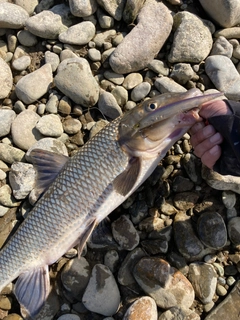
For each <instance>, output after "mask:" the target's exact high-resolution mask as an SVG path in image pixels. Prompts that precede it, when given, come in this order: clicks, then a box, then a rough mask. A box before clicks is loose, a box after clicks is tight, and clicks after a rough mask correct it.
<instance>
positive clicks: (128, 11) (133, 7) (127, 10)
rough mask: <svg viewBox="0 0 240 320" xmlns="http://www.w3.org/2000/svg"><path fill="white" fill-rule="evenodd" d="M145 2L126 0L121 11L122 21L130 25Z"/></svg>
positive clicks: (141, 0) (143, 0) (142, 0)
mask: <svg viewBox="0 0 240 320" xmlns="http://www.w3.org/2000/svg"><path fill="white" fill-rule="evenodd" d="M144 2H145V0H127V1H126V4H125V7H124V10H123V20H124V21H125V22H126V23H127V24H131V23H133V22H134V20H135V19H136V18H137V16H138V14H139V12H140V10H141V9H142V7H143V5H144Z"/></svg>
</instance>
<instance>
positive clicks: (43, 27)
mask: <svg viewBox="0 0 240 320" xmlns="http://www.w3.org/2000/svg"><path fill="white" fill-rule="evenodd" d="M26 27H27V29H28V31H30V32H31V33H32V34H34V35H35V36H37V37H41V38H45V39H57V38H58V36H59V34H60V33H62V32H64V31H66V30H67V26H65V25H64V24H63V23H62V17H61V16H60V15H59V14H55V13H54V12H52V11H47V10H44V11H42V12H40V13H37V14H36V15H34V16H31V17H30V18H29V19H27V21H26Z"/></svg>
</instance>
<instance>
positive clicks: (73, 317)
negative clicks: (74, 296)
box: [57, 313, 81, 320]
mask: <svg viewBox="0 0 240 320" xmlns="http://www.w3.org/2000/svg"><path fill="white" fill-rule="evenodd" d="M57 320H81V319H80V317H79V316H78V315H77V314H73V313H65V314H63V315H62V316H60V317H58V318H57Z"/></svg>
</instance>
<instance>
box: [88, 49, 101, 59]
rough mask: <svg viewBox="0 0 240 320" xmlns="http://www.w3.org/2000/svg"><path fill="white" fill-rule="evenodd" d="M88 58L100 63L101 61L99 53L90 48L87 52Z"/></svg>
mask: <svg viewBox="0 0 240 320" xmlns="http://www.w3.org/2000/svg"><path fill="white" fill-rule="evenodd" d="M88 57H89V59H91V60H92V61H100V60H101V51H99V50H97V49H96V48H90V49H89V50H88Z"/></svg>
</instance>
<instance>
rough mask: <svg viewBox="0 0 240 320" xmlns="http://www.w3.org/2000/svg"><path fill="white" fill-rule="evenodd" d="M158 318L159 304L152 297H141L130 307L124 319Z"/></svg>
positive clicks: (153, 319) (149, 319)
mask: <svg viewBox="0 0 240 320" xmlns="http://www.w3.org/2000/svg"><path fill="white" fill-rule="evenodd" d="M146 319H148V320H157V319H158V313H157V306H156V303H155V301H154V300H153V299H152V298H150V297H141V298H139V299H137V300H136V301H134V303H133V304H132V305H131V306H130V307H129V308H128V310H127V312H126V313H125V315H124V317H123V320H146Z"/></svg>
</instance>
